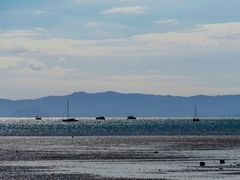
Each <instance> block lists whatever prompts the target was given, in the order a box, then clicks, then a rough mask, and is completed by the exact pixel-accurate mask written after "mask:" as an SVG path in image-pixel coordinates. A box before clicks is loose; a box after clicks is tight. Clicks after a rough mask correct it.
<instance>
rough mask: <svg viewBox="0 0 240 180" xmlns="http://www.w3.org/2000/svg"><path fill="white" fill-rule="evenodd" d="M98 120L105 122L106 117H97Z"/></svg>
mask: <svg viewBox="0 0 240 180" xmlns="http://www.w3.org/2000/svg"><path fill="white" fill-rule="evenodd" d="M96 119H97V120H105V119H106V118H105V117H104V116H98V117H96Z"/></svg>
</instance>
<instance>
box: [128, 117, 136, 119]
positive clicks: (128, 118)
mask: <svg viewBox="0 0 240 180" xmlns="http://www.w3.org/2000/svg"><path fill="white" fill-rule="evenodd" d="M127 119H137V118H136V117H134V116H128V117H127Z"/></svg>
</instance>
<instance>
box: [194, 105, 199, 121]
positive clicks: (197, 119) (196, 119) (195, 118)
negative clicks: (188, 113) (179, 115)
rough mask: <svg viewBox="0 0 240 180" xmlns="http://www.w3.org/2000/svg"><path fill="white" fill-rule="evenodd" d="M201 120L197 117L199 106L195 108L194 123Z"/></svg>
mask: <svg viewBox="0 0 240 180" xmlns="http://www.w3.org/2000/svg"><path fill="white" fill-rule="evenodd" d="M199 121H200V119H199V118H198V117H197V106H195V107H194V118H193V122H199Z"/></svg>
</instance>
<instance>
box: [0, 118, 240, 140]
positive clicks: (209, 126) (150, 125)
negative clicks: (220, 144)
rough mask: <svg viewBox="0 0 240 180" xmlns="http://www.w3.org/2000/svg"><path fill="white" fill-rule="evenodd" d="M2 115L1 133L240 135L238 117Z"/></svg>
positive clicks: (0, 122)
mask: <svg viewBox="0 0 240 180" xmlns="http://www.w3.org/2000/svg"><path fill="white" fill-rule="evenodd" d="M78 119H79V121H78V122H74V123H66V122H62V120H61V118H45V119H44V118H43V120H35V119H33V118H1V119H0V136H108V135H109V136H110V135H240V118H203V119H201V120H200V122H195V123H193V122H192V119H191V118H138V119H137V120H126V119H124V118H109V119H106V120H95V119H93V118H78Z"/></svg>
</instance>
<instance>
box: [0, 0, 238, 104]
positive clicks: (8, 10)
mask: <svg viewBox="0 0 240 180" xmlns="http://www.w3.org/2000/svg"><path fill="white" fill-rule="evenodd" d="M239 7H240V1H239V0H228V1H226V0H201V1H199V0H147V1H146V0H34V1H32V0H21V1H19V0H1V1H0V86H1V88H0V98H8V99H26V98H37V97H43V96H48V95H65V94H70V93H72V92H78V91H86V92H92V93H95V92H103V91H117V92H123V93H147V94H159V95H174V96H193V95H199V94H201V95H203V94H204V95H223V94H240V70H239V67H240V11H239Z"/></svg>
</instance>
